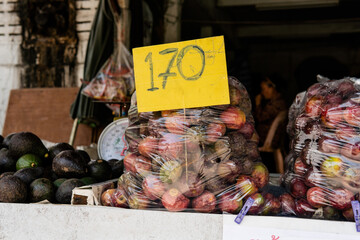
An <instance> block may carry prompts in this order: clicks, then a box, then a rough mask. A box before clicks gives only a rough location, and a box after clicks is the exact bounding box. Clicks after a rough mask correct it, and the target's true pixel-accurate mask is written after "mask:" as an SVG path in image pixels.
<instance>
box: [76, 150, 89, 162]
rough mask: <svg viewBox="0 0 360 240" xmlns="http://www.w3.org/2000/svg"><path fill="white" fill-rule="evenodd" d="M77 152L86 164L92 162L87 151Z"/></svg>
mask: <svg viewBox="0 0 360 240" xmlns="http://www.w3.org/2000/svg"><path fill="white" fill-rule="evenodd" d="M75 152H77V153H79V154H80V155H81V156H82V158H83V159H84V161H85V162H86V163H89V162H90V161H91V158H90V156H89V154H88V153H87V152H86V151H84V150H78V149H77V150H75Z"/></svg>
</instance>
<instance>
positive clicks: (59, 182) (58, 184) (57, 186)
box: [53, 178, 67, 189]
mask: <svg viewBox="0 0 360 240" xmlns="http://www.w3.org/2000/svg"><path fill="white" fill-rule="evenodd" d="M66 180H67V178H58V179H56V180H55V181H54V182H53V183H54V186H55V188H56V189H58V188H59V187H60V185H61V184H62V183H63V182H65V181H66Z"/></svg>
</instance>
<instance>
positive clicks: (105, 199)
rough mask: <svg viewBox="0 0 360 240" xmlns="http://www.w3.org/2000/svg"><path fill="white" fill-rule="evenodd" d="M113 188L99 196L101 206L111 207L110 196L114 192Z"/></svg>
mask: <svg viewBox="0 0 360 240" xmlns="http://www.w3.org/2000/svg"><path fill="white" fill-rule="evenodd" d="M115 190H116V189H115V188H112V189H108V190H106V191H105V192H103V193H102V194H101V197H100V201H101V205H103V206H111V205H112V204H111V201H112V196H113V194H114V192H115Z"/></svg>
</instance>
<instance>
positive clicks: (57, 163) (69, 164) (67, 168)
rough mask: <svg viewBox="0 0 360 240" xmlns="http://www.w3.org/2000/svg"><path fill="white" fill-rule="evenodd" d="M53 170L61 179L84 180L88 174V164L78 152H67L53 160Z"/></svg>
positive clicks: (61, 153)
mask: <svg viewBox="0 0 360 240" xmlns="http://www.w3.org/2000/svg"><path fill="white" fill-rule="evenodd" d="M52 170H53V172H54V173H55V174H56V175H57V176H58V177H59V178H82V177H84V176H85V175H86V173H87V164H86V162H85V161H84V159H83V158H82V157H81V155H80V154H79V153H77V152H76V151H74V150H65V151H62V152H60V153H59V154H58V155H56V156H55V158H54V159H53V162H52Z"/></svg>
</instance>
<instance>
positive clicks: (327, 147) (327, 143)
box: [319, 136, 341, 153]
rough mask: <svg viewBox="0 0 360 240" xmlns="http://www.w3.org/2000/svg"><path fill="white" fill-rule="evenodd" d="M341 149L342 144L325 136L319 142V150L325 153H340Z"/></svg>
mask: <svg viewBox="0 0 360 240" xmlns="http://www.w3.org/2000/svg"><path fill="white" fill-rule="evenodd" d="M340 148H341V142H340V141H338V140H336V139H334V138H328V137H325V136H323V137H322V138H320V140H319V150H320V151H321V152H323V153H339V152H340Z"/></svg>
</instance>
